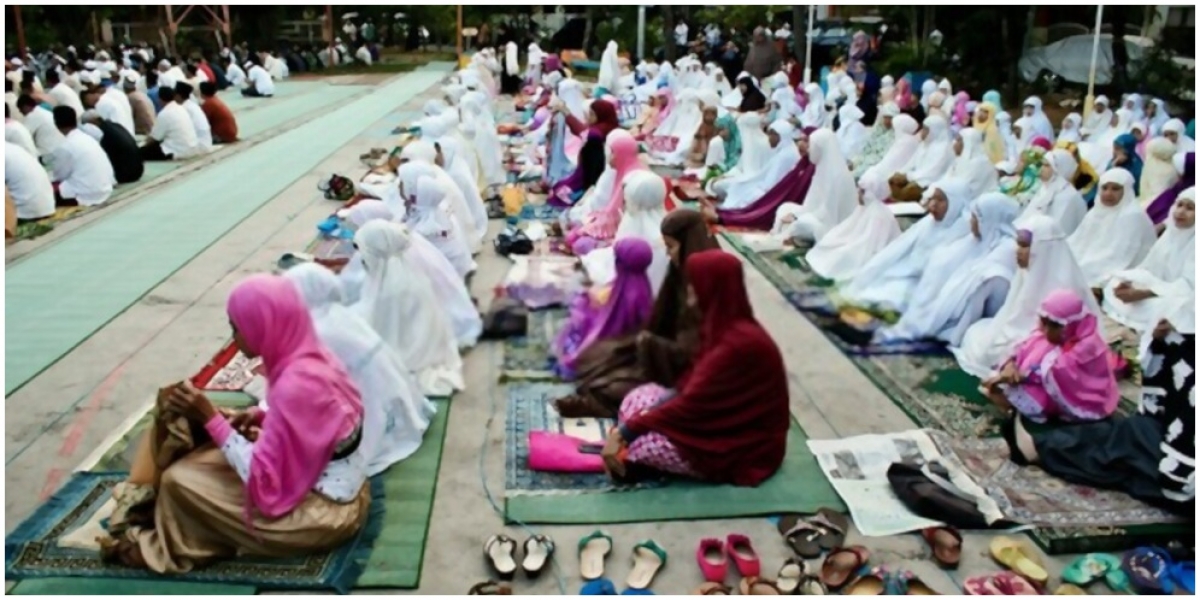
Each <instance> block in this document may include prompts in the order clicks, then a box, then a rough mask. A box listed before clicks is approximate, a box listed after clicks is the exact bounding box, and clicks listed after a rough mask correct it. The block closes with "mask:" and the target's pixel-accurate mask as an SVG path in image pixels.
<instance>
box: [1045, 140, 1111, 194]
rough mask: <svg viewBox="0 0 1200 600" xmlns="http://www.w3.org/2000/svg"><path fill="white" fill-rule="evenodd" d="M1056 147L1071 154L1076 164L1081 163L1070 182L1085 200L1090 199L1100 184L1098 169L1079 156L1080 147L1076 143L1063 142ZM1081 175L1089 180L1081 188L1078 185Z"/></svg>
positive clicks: (1069, 179)
mask: <svg viewBox="0 0 1200 600" xmlns="http://www.w3.org/2000/svg"><path fill="white" fill-rule="evenodd" d="M1054 147H1055V148H1061V149H1063V150H1066V151H1067V152H1070V153H1071V156H1072V157H1073V158H1074V159H1075V162H1076V163H1079V168H1077V169H1075V174H1074V175H1072V176H1071V177H1069V178H1068V181H1070V182H1071V185H1074V186H1076V187H1075V189H1077V190H1079V194H1080V195H1081V196H1083V197H1084V198H1087V197H1089V195H1090V194H1092V193H1093V192H1094V191H1095V190H1096V185H1097V184H1099V183H1100V175H1099V174H1097V173H1096V169H1094V168H1092V165H1091V163H1089V162H1088V161H1086V160H1083V157H1081V156H1079V146H1077V145H1076V144H1075V142H1068V141H1066V140H1063V141H1061V142H1058V143H1057V144H1055V145H1054ZM1081 175H1086V176H1087V178H1088V179H1087V182H1086V183H1085V184H1084V186H1083V187H1079V186H1078V183H1077V181H1078V179H1079V177H1080V176H1081Z"/></svg>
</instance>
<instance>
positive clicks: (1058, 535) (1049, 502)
mask: <svg viewBox="0 0 1200 600" xmlns="http://www.w3.org/2000/svg"><path fill="white" fill-rule="evenodd" d="M928 434H929V437H930V439H932V440H933V442H934V443H935V444H936V445H937V446H938V449H939V450H940V451H941V453H942V455H943V456H947V457H951V458H953V459H954V460H956V461H957V462H958V463H959V464H961V465H962V466H963V467H964V469H965V471H966V472H967V473H968V474H970V475H971V477H972V478H973V479H974V480H975V481H976V482H977V483H978V484H979V485H980V486H981V487H983V488H984V489H985V490H987V493H988V495H989V496H990V497H991V498H992V499H994V500H995V501H996V502H997V504H998V505H999V507H1000V511H1001V512H1002V513H1003V514H1004V516H1005V517H1006V518H1008V519H1011V520H1013V521H1016V522H1018V523H1024V524H1031V525H1037V526H1038V527H1037V528H1036V529H1034V530H1032V531H1030V532H1028V534H1029V536H1030V537H1031V538H1032V539H1033V540H1034V541H1035V542H1037V543H1038V545H1040V546H1042V548H1044V549H1045V550H1046V551H1047V552H1049V553H1051V554H1067V553H1085V552H1112V551H1119V550H1124V549H1127V548H1131V547H1134V546H1140V545H1161V546H1163V547H1165V546H1166V545H1167V543H1168V542H1170V541H1179V540H1194V539H1195V534H1196V529H1195V524H1194V523H1188V522H1186V521H1185V520H1184V519H1181V518H1179V517H1176V516H1174V515H1172V514H1170V513H1168V512H1166V511H1163V510H1160V509H1157V508H1153V507H1151V506H1149V505H1147V504H1145V503H1143V502H1141V501H1138V500H1135V499H1133V498H1131V497H1129V496H1128V495H1126V494H1123V493H1120V492H1111V491H1106V490H1098V489H1095V488H1090V487H1086V486H1079V485H1073V484H1070V483H1067V482H1065V481H1063V480H1061V479H1059V478H1057V477H1053V476H1051V475H1049V474H1047V473H1046V472H1045V471H1043V470H1041V469H1039V468H1038V467H1036V466H1029V467H1019V466H1017V465H1016V464H1014V463H1013V462H1012V461H1010V460H1008V449H1007V447H1006V446H1005V443H1004V441H1003V440H1001V439H996V438H987V439H980V438H954V437H952V436H950V435H947V434H945V433H943V432H940V431H928ZM1189 543H1190V542H1189Z"/></svg>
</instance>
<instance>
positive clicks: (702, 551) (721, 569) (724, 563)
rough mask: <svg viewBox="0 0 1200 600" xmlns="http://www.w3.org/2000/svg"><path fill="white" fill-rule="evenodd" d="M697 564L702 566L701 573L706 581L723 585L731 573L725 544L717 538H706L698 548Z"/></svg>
mask: <svg viewBox="0 0 1200 600" xmlns="http://www.w3.org/2000/svg"><path fill="white" fill-rule="evenodd" d="M696 563H697V564H699V565H700V573H701V574H703V575H704V580H705V581H710V582H712V583H723V582H724V581H725V575H726V574H728V573H729V558H728V556H726V554H725V544H724V543H722V542H721V540H718V539H715V538H704V539H702V540H700V545H699V546H697V547H696Z"/></svg>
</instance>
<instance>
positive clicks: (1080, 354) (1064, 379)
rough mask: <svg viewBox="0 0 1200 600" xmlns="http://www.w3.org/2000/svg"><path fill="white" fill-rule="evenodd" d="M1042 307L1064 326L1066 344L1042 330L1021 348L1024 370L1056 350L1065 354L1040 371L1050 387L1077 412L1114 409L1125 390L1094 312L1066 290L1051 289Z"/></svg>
mask: <svg viewBox="0 0 1200 600" xmlns="http://www.w3.org/2000/svg"><path fill="white" fill-rule="evenodd" d="M1038 312H1039V314H1040V316H1041V317H1043V318H1045V319H1049V320H1051V321H1053V322H1055V323H1058V324H1061V325H1062V326H1063V340H1062V345H1061V346H1058V345H1055V344H1053V343H1051V342H1050V341H1049V340H1047V339H1046V335H1045V334H1044V333H1042V331H1041V329H1038V330H1037V331H1035V332H1034V333H1033V334H1032V335H1030V336H1029V337H1028V338H1027V339H1026V340H1025V341H1024V342H1022V343H1021V345H1020V347H1018V348H1017V352H1016V361H1017V367H1018V369H1019V370H1020V372H1022V373H1028V372H1030V371H1032V370H1033V369H1034V368H1036V367H1038V366H1039V365H1041V364H1042V362H1043V361H1044V359H1045V358H1046V356H1047V355H1049V354H1050V353H1051V352H1052V351H1054V350H1056V349H1057V350H1059V351H1060V352H1061V354H1060V355H1059V356H1058V358H1056V359H1054V362H1053V364H1052V365H1051V366H1050V369H1049V372H1044V373H1042V380H1043V381H1044V382H1046V383H1047V386H1046V387H1047V390H1048V391H1049V390H1050V389H1051V388H1053V390H1054V393H1055V394H1056V395H1060V396H1061V398H1062V401H1063V402H1066V403H1067V404H1069V405H1071V406H1072V407H1076V408H1077V409H1078V412H1081V413H1085V414H1093V415H1098V416H1099V417H1104V416H1108V415H1110V414H1112V412H1113V410H1115V409H1116V407H1117V402H1118V401H1119V400H1120V398H1121V395H1120V392H1119V390H1118V389H1117V380H1116V378H1115V377H1114V376H1113V371H1112V367H1111V365H1110V364H1109V361H1108V344H1105V343H1104V338H1103V337H1101V335H1100V333H1099V331H1098V329H1097V319H1096V315H1094V314H1092V313H1091V312H1090V311H1089V310H1088V308H1087V305H1086V304H1085V303H1084V302H1083V299H1082V298H1080V297H1079V294H1077V293H1075V292H1074V291H1073V290H1066V289H1063V290H1055V291H1053V292H1050V294H1049V295H1048V296H1046V299H1045V300H1042V304H1041V307H1040V308H1039V310H1038Z"/></svg>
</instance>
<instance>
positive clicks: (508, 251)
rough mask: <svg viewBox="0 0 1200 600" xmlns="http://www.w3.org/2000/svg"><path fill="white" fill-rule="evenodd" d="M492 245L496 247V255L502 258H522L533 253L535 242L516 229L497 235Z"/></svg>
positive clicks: (511, 228) (510, 228)
mask: <svg viewBox="0 0 1200 600" xmlns="http://www.w3.org/2000/svg"><path fill="white" fill-rule="evenodd" d="M492 243H493V244H494V245H495V247H496V253H497V254H499V255H500V256H509V255H512V254H516V255H519V256H520V255H526V254H532V253H533V240H531V239H529V236H527V235H525V232H524V231H521V230H520V229H518V228H516V227H507V228H505V229H504V231H501V232H500V233H499V234H497V235H496V240H495V241H494V242H492Z"/></svg>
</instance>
